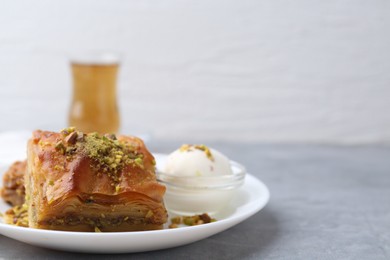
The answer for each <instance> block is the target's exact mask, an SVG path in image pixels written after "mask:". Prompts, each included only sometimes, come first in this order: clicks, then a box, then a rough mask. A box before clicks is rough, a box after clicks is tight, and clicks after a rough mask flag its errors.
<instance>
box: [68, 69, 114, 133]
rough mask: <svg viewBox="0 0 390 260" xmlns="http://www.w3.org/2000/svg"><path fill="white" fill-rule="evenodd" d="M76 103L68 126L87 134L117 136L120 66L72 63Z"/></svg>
mask: <svg viewBox="0 0 390 260" xmlns="http://www.w3.org/2000/svg"><path fill="white" fill-rule="evenodd" d="M72 74H73V99H72V104H71V108H70V113H69V126H75V127H76V128H77V129H79V130H81V131H83V132H85V133H90V132H98V133H101V134H104V133H117V132H118V130H119V112H118V106H117V101H116V80H117V74H118V64H81V63H72Z"/></svg>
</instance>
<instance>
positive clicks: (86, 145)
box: [25, 128, 167, 232]
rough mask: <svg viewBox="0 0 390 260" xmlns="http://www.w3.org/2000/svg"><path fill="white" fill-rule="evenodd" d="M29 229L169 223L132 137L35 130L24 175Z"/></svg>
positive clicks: (150, 160) (143, 153)
mask: <svg viewBox="0 0 390 260" xmlns="http://www.w3.org/2000/svg"><path fill="white" fill-rule="evenodd" d="M25 188H26V206H25V207H26V208H27V211H28V214H27V215H28V225H29V227H32V228H39V229H50V230H64V231H91V232H93V231H95V232H100V231H101V232H119V231H144V230H155V229H162V228H163V224H164V223H165V222H166V221H167V211H166V209H165V207H164V203H163V196H164V193H165V186H163V185H161V184H159V183H158V182H157V180H156V175H155V160H154V157H153V156H152V154H151V153H150V152H149V151H148V150H147V148H146V147H145V145H144V143H143V141H142V140H141V139H139V138H136V137H130V136H115V135H100V134H97V133H90V134H83V133H82V132H79V131H76V130H75V129H74V128H68V129H65V130H63V131H61V132H60V133H55V132H48V131H40V130H38V131H35V132H34V133H33V137H32V138H31V139H30V140H29V142H28V148H27V171H26V175H25Z"/></svg>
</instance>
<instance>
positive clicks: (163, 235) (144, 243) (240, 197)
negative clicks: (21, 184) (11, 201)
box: [0, 155, 269, 253]
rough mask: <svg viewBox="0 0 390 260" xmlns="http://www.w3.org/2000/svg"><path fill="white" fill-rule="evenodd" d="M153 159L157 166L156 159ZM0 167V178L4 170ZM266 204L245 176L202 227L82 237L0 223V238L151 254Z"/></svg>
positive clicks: (2, 207) (260, 187)
mask: <svg viewBox="0 0 390 260" xmlns="http://www.w3.org/2000/svg"><path fill="white" fill-rule="evenodd" d="M156 159H157V164H158V163H159V158H158V155H157V157H156ZM1 166H2V167H0V171H1V172H0V177H1V175H2V174H3V173H4V171H5V170H6V169H7V167H8V166H4V165H1ZM157 166H158V165H157ZM1 179H2V178H1ZM0 184H1V181H0ZM268 200H269V191H268V189H267V187H266V186H265V185H264V184H263V183H262V182H261V181H260V180H258V179H256V178H255V177H254V176H252V175H250V174H247V175H246V178H245V182H244V185H243V186H242V187H241V188H240V189H239V190H238V192H237V196H236V197H235V198H234V200H233V201H232V202H231V204H230V205H229V207H227V208H226V209H225V210H224V211H223V212H221V213H219V214H218V215H215V216H214V217H216V218H217V220H218V221H216V222H213V223H209V224H205V225H199V226H191V227H181V228H176V229H163V230H156V231H144V232H118V233H84V232H64V231H51V230H40V229H32V228H23V227H16V226H12V225H8V224H4V223H3V222H2V221H1V220H0V234H2V235H4V236H7V237H10V238H13V239H16V240H19V241H22V242H25V243H28V244H31V245H35V246H40V247H46V248H51V249H58V250H65V251H73V252H85V253H131V252H143V251H152V250H158V249H165V248H171V247H177V246H181V245H185V244H189V243H192V242H195V241H198V240H201V239H204V238H207V237H209V236H212V235H214V234H217V233H219V232H222V231H224V230H226V229H228V228H230V227H232V226H234V225H236V224H238V223H240V222H242V221H243V220H245V219H247V218H249V217H250V216H252V215H253V214H255V213H256V212H258V211H259V210H261V209H262V208H263V207H264V206H265V205H266V204H267V202H268ZM8 208H9V206H8V205H7V204H6V203H4V202H3V201H2V200H1V202H0V212H4V211H6V210H7V209H8Z"/></svg>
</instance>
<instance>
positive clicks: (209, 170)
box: [164, 145, 233, 176]
mask: <svg viewBox="0 0 390 260" xmlns="http://www.w3.org/2000/svg"><path fill="white" fill-rule="evenodd" d="M164 172H165V173H167V174H170V175H177V176H220V175H230V174H233V172H232V169H231V167H230V163H229V160H228V158H227V157H226V156H225V155H223V154H222V153H220V152H218V151H217V150H214V149H210V148H208V147H207V146H205V145H183V146H182V147H180V148H179V149H177V150H176V151H174V152H173V153H171V154H170V155H169V156H168V158H167V161H166V164H165V169H164Z"/></svg>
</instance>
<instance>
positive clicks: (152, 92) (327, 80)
mask: <svg viewBox="0 0 390 260" xmlns="http://www.w3.org/2000/svg"><path fill="white" fill-rule="evenodd" d="M88 49H94V50H97V49H112V50H117V51H121V52H122V53H124V54H125V59H124V63H123V65H122V67H121V72H120V83H119V93H120V104H121V112H122V130H123V132H126V133H150V134H151V135H152V136H153V137H155V138H162V139H174V138H182V139H186V138H191V140H202V141H207V140H222V141H234V140H245V141H266V142H268V141H269V142H321V143H323V142H325V143H371V142H375V143H390V51H389V50H390V2H389V1H386V0H370V1H367V0H355V1H347V0H329V1H321V0H297V1H287V0H285V1H281V0H264V1H259V0H240V1H237V0H235V1H234V0H214V1H210V0H188V1H178V0H177V1H176V0H164V1H161V0H130V1H125V0H117V1H110V0H83V1H79V0H66V1H42V0H35V1H19V0H9V1H4V0H1V1H0V119H1V122H0V131H7V130H15V129H33V128H49V129H60V128H62V127H64V126H65V125H66V115H67V110H68V106H69V102H70V96H71V88H70V86H71V81H70V69H69V64H68V60H67V56H66V53H67V52H70V51H77V50H88Z"/></svg>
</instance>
